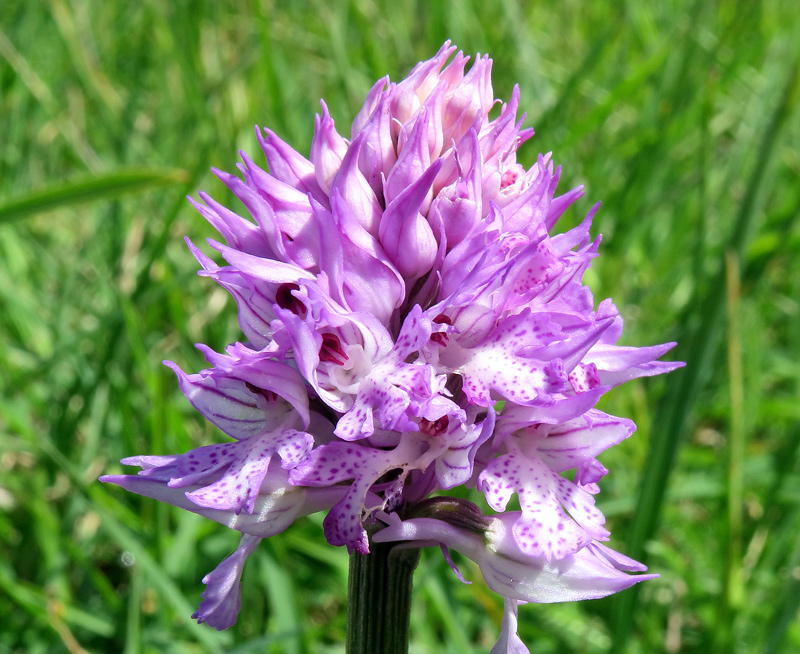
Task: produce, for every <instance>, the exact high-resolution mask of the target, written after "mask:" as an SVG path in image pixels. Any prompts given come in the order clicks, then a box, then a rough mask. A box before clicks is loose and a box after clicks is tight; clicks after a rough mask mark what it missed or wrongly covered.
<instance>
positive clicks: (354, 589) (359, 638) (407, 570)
mask: <svg viewBox="0 0 800 654" xmlns="http://www.w3.org/2000/svg"><path fill="white" fill-rule="evenodd" d="M418 562H419V549H408V548H403V547H399V546H398V544H397V543H370V553H369V554H367V555H366V556H364V555H363V554H358V553H354V554H351V555H350V578H349V581H348V598H347V650H346V651H347V654H376V653H377V652H381V653H382V654H408V624H409V621H410V618H411V587H412V584H413V577H414V569H415V568H416V567H417V563H418Z"/></svg>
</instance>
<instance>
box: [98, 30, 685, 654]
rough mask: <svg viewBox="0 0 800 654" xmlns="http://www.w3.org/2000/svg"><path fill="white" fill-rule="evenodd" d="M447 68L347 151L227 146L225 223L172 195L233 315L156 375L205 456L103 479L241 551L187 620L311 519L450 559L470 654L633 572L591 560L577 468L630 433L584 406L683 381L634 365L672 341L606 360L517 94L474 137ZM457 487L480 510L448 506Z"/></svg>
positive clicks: (482, 85) (154, 462)
mask: <svg viewBox="0 0 800 654" xmlns="http://www.w3.org/2000/svg"><path fill="white" fill-rule="evenodd" d="M468 59H469V58H468V57H466V56H464V55H463V54H462V53H461V52H456V48H455V47H452V46H451V45H450V44H449V42H448V43H446V44H445V45H444V46H443V47H442V49H441V50H440V51H439V52H438V53H437V54H436V56H435V57H433V58H432V59H430V60H428V61H424V62H421V63H419V64H418V65H417V66H416V67H415V68H414V69H413V70H412V71H411V73H410V74H409V76H408V77H407V78H406V79H404V80H402V81H401V82H398V83H393V82H390V80H389V79H388V78H384V79H381V80H379V81H378V82H377V83H376V84H375V85H374V86H373V87H372V89H371V90H370V91H369V93H368V94H367V98H366V101H365V103H364V106H363V108H362V109H361V111H360V112H359V113H358V115H357V116H356V118H355V120H354V121H353V124H352V128H351V130H350V134H349V138H346V137H345V136H343V135H341V134H340V133H339V131H337V128H336V126H335V125H334V121H333V119H332V118H331V116H330V114H329V112H328V110H327V108H326V106H325V105H324V103H323V104H322V112H321V114H320V115H318V116H317V118H316V123H315V132H314V138H313V142H312V145H311V151H310V154H309V157H308V158H306V157H305V156H303V155H301V154H299V153H298V152H296V151H295V150H293V149H292V148H291V147H290V146H289V145H288V144H286V143H285V142H284V141H282V140H281V139H280V138H279V137H278V136H277V135H276V134H274V133H273V132H272V131H270V130H268V129H265V130H263V131H262V130H260V129H257V130H256V135H257V137H258V142H259V144H260V146H261V149H262V150H263V153H264V155H265V157H266V163H267V168H266V169H265V168H262V167H261V166H259V165H258V164H256V163H254V162H253V161H252V160H251V159H250V157H249V156H248V155H247V154H245V153H244V152H242V153H241V156H242V160H243V163H242V164H239V170H240V174H239V175H238V176H237V175H232V174H229V173H225V172H222V171H216V170H215V171H214V172H215V174H216V175H217V176H218V177H219V178H220V179H221V180H222V181H223V182H224V183H225V185H227V187H228V188H229V189H230V190H231V191H232V192H233V193H234V194H235V195H236V197H238V198H239V199H240V200H241V201H242V203H243V204H244V206H245V207H246V209H247V212H248V213H249V216H246V217H243V216H240V215H238V214H236V213H234V212H233V211H231V210H230V209H227V208H226V207H224V206H223V205H221V204H219V203H218V202H216V201H215V200H213V199H212V198H211V197H209V196H208V195H206V194H205V193H200V196H199V197H200V201H195V200H192V203H193V204H194V206H195V207H196V208H197V210H198V211H199V212H200V213H201V214H202V215H203V216H204V217H205V218H206V219H207V220H208V221H209V222H210V223H211V224H212V225H213V226H214V227H215V228H216V229H217V230H218V231H219V233H220V234H221V235H222V239H223V240H224V242H218V241H215V240H212V239H209V241H208V243H209V245H210V247H211V248H212V249H213V250H215V251H216V252H217V253H218V255H219V256H218V257H217V258H216V260H215V259H212V258H211V257H209V256H208V255H207V254H205V253H203V252H202V251H201V250H200V249H199V248H197V247H195V245H194V244H192V242H191V241H189V240H188V239H187V244H188V247H189V249H190V250H191V252H192V253H193V254H194V256H195V257H196V258H197V260H198V262H199V264H200V268H201V270H200V275H201V276H204V277H210V278H211V279H213V280H214V281H215V282H217V283H218V284H220V285H221V286H222V287H223V288H225V289H226V290H227V291H229V292H230V294H231V295H232V296H233V297H234V299H235V301H236V304H237V306H238V318H239V324H240V326H241V329H242V332H243V334H244V338H243V339H242V342H238V343H234V344H233V345H230V346H228V347H227V348H226V350H225V352H224V353H218V352H215V351H214V350H212V349H211V348H209V347H207V346H205V345H198V347H199V348H200V349H201V351H202V352H203V354H204V355H205V357H206V359H207V360H208V363H209V367H208V368H207V369H206V370H202V371H200V372H199V373H196V374H187V373H185V372H184V371H183V370H181V369H180V368H179V367H178V366H177V365H176V364H174V363H167V365H169V366H170V367H172V369H173V370H174V371H175V373H176V374H177V377H178V382H179V384H180V388H181V391H182V392H183V393H184V395H185V396H186V398H187V399H188V401H189V402H190V403H191V404H192V406H194V407H195V408H196V409H197V410H198V411H199V412H200V413H201V414H202V415H204V416H205V417H206V418H207V419H208V420H209V421H211V422H212V423H213V424H214V425H216V426H217V427H219V429H220V430H222V431H223V432H225V434H227V435H228V436H229V437H230V438H229V439H228V440H227V441H226V442H224V443H220V444H214V445H207V446H204V447H200V448H197V449H195V450H192V451H190V452H187V453H184V454H178V455H172V456H135V457H131V458H128V459H125V460H123V463H124V464H126V465H133V466H138V467H139V468H141V470H140V472H139V473H138V474H137V475H109V476H106V477H103V478H102V480H103V481H106V482H111V483H114V484H117V485H119V486H122V487H123V488H125V489H127V490H130V491H132V492H134V493H139V494H141V495H146V496H149V497H154V498H156V499H158V500H161V501H164V502H168V503H171V504H174V505H176V506H179V507H182V508H184V509H187V510H189V511H193V512H195V513H198V514H201V515H204V516H207V517H209V518H211V519H213V520H216V521H218V522H220V523H222V524H224V525H227V526H228V527H231V528H233V529H236V530H238V531H239V532H241V534H242V537H241V543H240V545H239V547H238V549H237V550H236V551H235V552H234V553H233V554H232V555H231V556H230V557H228V558H227V559H225V560H224V561H223V562H222V563H221V564H220V566H219V567H218V568H217V569H216V570H214V571H213V572H211V573H210V574H209V575H208V576H206V577H205V579H204V582H205V584H206V586H207V587H206V590H205V592H204V593H203V601H202V603H201V604H200V607H199V609H198V610H197V612H196V613H195V614H194V617H196V618H197V619H198V621H200V622H207V623H208V624H209V625H211V626H213V627H216V628H218V629H224V628H227V627H229V626H231V625H232V624H233V623H234V622H235V621H236V617H237V614H238V611H239V607H240V579H241V575H242V569H243V566H244V563H245V561H246V559H247V557H248V556H249V555H250V554H251V553H252V552H253V551H254V549H255V547H256V546H257V545H258V542H259V541H260V540H261V539H262V538H266V537H269V536H272V535H274V534H277V533H279V532H282V531H283V530H285V529H286V528H287V527H289V525H291V524H292V522H294V521H295V520H296V519H298V518H299V517H301V516H305V515H308V514H310V513H314V512H317V511H323V512H325V514H326V515H325V518H324V523H323V524H324V533H325V538H326V539H327V540H328V542H329V543H330V544H331V545H335V546H345V547H346V548H347V549H348V550H350V551H355V552H358V553H361V554H367V553H368V552H369V551H370V545H371V544H372V543H392V542H404V543H407V544H410V545H411V546H419V547H422V546H427V545H439V546H441V547H442V550H443V551H444V552H445V556H446V557H447V558H448V561H450V562H451V564H452V560H451V559H450V556H449V549H454V550H457V551H459V552H461V553H462V554H464V555H465V556H467V557H469V558H470V559H472V560H473V561H474V562H475V563H476V564H477V566H478V567H479V569H480V571H481V573H482V574H483V576H484V578H485V581H486V583H487V584H488V585H489V586H490V587H491V588H492V589H494V590H495V591H496V592H498V593H499V594H500V595H502V596H503V598H504V603H505V617H504V619H503V623H502V626H501V634H500V640H499V641H498V643H497V645H496V646H495V648H494V649H493V650H492V651H493V652H495V653H497V652H526V651H527V649H525V646H524V645H523V644H522V642H521V641H520V640H519V637H518V636H517V629H516V625H517V610H518V606H519V605H520V604H523V603H526V602H562V601H573V600H582V599H589V598H596V597H602V596H605V595H608V594H611V593H614V592H617V591H620V590H623V589H625V588H627V587H629V586H631V585H633V584H635V583H637V582H639V581H642V580H643V579H648V578H651V577H653V576H654V575H631V574H629V573H631V572H641V571H643V570H645V568H644V566H642V565H641V564H639V563H637V562H636V561H633V560H631V559H629V558H627V557H625V556H623V555H621V554H618V553H617V552H614V551H612V550H611V549H609V548H608V547H606V546H605V545H604V544H603V542H604V541H607V540H608V538H609V532H608V530H607V529H606V528H605V526H604V521H605V520H604V517H603V514H602V513H601V512H600V511H599V510H598V508H597V507H596V505H595V496H596V494H597V493H598V492H599V486H598V484H599V482H600V481H601V480H602V478H603V477H604V476H605V475H606V473H607V472H608V471H607V470H606V469H605V468H604V467H603V465H602V464H601V463H600V462H599V461H598V458H597V457H598V456H599V455H600V454H601V453H602V452H603V451H604V450H606V449H607V448H609V447H611V446H612V445H615V444H617V443H619V442H620V441H622V440H623V439H625V438H627V437H628V436H630V435H631V433H632V432H633V431H634V430H635V425H634V424H633V423H632V422H631V421H630V420H627V419H625V418H617V417H614V416H611V415H608V414H606V413H604V412H602V411H600V410H598V409H596V408H595V405H596V404H597V402H598V400H599V399H600V397H601V396H602V395H603V394H604V393H606V392H607V391H609V390H610V389H611V388H613V387H614V386H616V385H618V384H621V383H623V382H625V381H628V380H630V379H634V378H636V377H642V376H650V375H657V374H661V373H664V372H668V371H670V370H673V369H675V368H676V367H678V366H680V365H682V364H679V363H672V362H660V361H658V360H657V359H659V358H660V357H661V356H662V355H663V354H664V353H665V352H667V351H668V350H669V349H670V348H671V347H673V345H674V344H673V343H667V344H664V345H657V346H653V347H643V348H635V347H626V346H621V345H617V342H618V340H619V338H620V335H621V333H622V318H621V317H620V315H619V313H618V311H617V308H616V307H615V306H614V304H613V302H612V301H611V300H609V299H606V300H603V301H602V302H600V303H599V304H598V305H596V306H595V302H594V299H593V297H592V294H591V291H590V289H589V288H588V287H587V286H585V285H583V283H582V277H583V275H584V273H585V272H586V270H587V268H588V267H589V266H590V264H591V261H592V259H593V258H594V257H595V256H596V254H597V249H598V245H599V242H600V238H599V237H596V238H592V236H591V235H590V227H591V221H592V217H593V216H594V214H595V212H596V210H597V206H595V207H593V208H592V210H591V211H590V212H589V214H588V216H587V217H586V219H585V220H583V222H581V223H580V224H579V225H578V226H577V227H575V228H573V229H571V230H569V231H566V232H564V233H558V231H557V230H556V228H555V226H556V223H557V221H558V219H559V218H560V217H561V215H562V214H563V213H564V211H565V210H566V209H567V208H568V207H569V206H570V205H572V204H573V203H574V202H575V201H576V200H578V199H579V198H580V197H581V196H582V194H583V191H582V188H581V187H578V188H575V189H573V190H571V191H568V192H566V193H564V194H561V195H557V194H556V187H557V184H558V179H559V175H560V167H554V165H553V163H552V162H551V160H550V155H549V154H548V155H540V156H539V157H538V160H537V161H536V162H535V163H534V164H533V166H531V167H530V168H529V169H527V170H526V169H525V168H524V167H523V166H522V165H520V164H519V163H517V160H516V153H517V149H518V148H519V147H520V145H521V144H522V143H524V142H525V141H527V140H528V139H529V138H530V137H531V136H532V135H533V131H532V130H531V129H529V128H523V127H522V123H523V119H524V114H523V115H521V116H520V115H518V108H519V89H518V88H517V87H515V88H514V90H513V92H512V94H511V98H510V100H509V101H508V102H507V103H504V104H501V105H500V107H499V111H495V112H493V113H494V114H496V117H495V118H493V119H490V118H489V114H490V112H491V110H492V109H493V108H494V107H495V106H496V103H497V101H496V100H495V99H494V96H493V92H492V85H491V75H490V73H491V67H492V62H491V60H490V59H489V58H488V57H485V56H484V57H478V58H477V59H476V60H475V62H474V63H472V65H471V66H470V67H467V62H468ZM267 170H268V171H269V172H267ZM218 261H221V263H218ZM568 471H574V472H572V473H570V474H569V476H564V474H563V473H566V472H568ZM458 486H466V487H468V488H475V489H477V490H476V492H479V493H482V494H483V496H484V497H485V500H486V503H488V506H490V507H491V509H492V510H493V511H494V513H491V512H490V513H489V514H487V515H484V514H482V513H481V511H480V510H479V509H478V508H477V506H475V505H474V504H472V503H470V502H466V501H464V500H455V499H452V498H448V497H447V494H446V491H448V490H449V489H453V488H456V487H458ZM512 498H516V500H515V502H514V506H518V507H519V508H518V509H517V510H506V509H507V507H508V505H509V502H510V501H511V500H512ZM368 530H369V535H368ZM456 573H457V574H458V575H459V576H460V573H459V572H458V571H457V570H456Z"/></svg>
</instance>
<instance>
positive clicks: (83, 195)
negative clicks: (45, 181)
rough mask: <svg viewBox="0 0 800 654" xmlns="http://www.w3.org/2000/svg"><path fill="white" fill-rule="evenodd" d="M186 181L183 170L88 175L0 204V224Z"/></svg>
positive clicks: (134, 170)
mask: <svg viewBox="0 0 800 654" xmlns="http://www.w3.org/2000/svg"><path fill="white" fill-rule="evenodd" d="M187 179H188V173H187V172H186V171H185V170H169V169H168V170H158V169H141V170H138V169H127V170H126V169H123V170H116V171H114V172H111V173H107V174H105V175H92V176H91V177H86V178H83V179H78V180H73V181H69V182H66V183H64V184H58V185H54V186H49V187H46V188H44V189H40V190H38V191H33V192H32V193H28V194H27V195H23V196H21V197H17V198H11V199H7V200H6V201H5V202H3V203H2V204H0V223H4V222H10V221H12V220H19V219H21V218H26V217H28V216H32V215H34V214H37V213H41V212H43V211H49V210H51V209H59V208H62V207H66V206H71V205H74V204H79V203H84V202H95V201H97V200H110V199H112V198H117V197H119V196H121V195H125V194H127V193H143V192H145V191H150V190H152V189H155V188H160V187H164V186H172V185H175V184H181V183H184V182H186V181H187Z"/></svg>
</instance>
